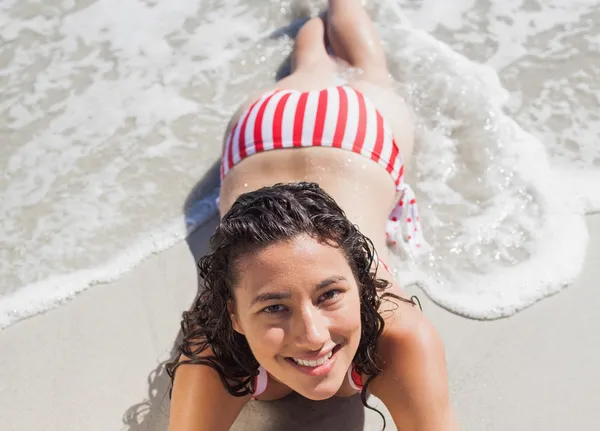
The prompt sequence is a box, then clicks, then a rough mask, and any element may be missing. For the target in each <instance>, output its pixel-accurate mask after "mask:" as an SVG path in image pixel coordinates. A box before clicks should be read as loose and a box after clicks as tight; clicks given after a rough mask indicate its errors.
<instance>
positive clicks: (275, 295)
mask: <svg viewBox="0 0 600 431" xmlns="http://www.w3.org/2000/svg"><path fill="white" fill-rule="evenodd" d="M291 297H292V294H291V293H290V292H265V293H261V294H259V295H256V297H255V298H254V299H253V300H252V302H251V303H250V307H253V306H254V305H255V304H257V303H259V302H267V301H273V300H281V299H288V298H291Z"/></svg>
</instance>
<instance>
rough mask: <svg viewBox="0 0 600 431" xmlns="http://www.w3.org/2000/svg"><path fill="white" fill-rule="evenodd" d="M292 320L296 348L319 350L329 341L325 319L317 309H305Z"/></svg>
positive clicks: (310, 307)
mask: <svg viewBox="0 0 600 431" xmlns="http://www.w3.org/2000/svg"><path fill="white" fill-rule="evenodd" d="M294 320H295V321H294V338H295V339H296V340H295V341H296V344H297V345H298V347H302V348H305V349H307V350H319V349H320V348H321V347H323V345H324V344H325V343H327V340H329V325H328V323H327V319H326V318H325V316H323V315H322V313H321V312H320V310H318V309H317V308H315V307H312V306H307V307H305V308H304V309H303V310H302V312H301V313H297V315H296V317H295V319H294Z"/></svg>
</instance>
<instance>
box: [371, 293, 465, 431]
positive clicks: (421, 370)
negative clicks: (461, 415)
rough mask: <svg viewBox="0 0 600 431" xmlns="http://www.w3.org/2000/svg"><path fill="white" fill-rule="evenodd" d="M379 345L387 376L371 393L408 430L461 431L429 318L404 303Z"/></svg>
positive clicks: (438, 341) (380, 377) (442, 354)
mask: <svg viewBox="0 0 600 431" xmlns="http://www.w3.org/2000/svg"><path fill="white" fill-rule="evenodd" d="M386 326H387V328H386V329H385V331H384V333H383V334H382V335H381V338H380V340H379V342H378V345H377V354H378V356H380V358H381V359H382V363H381V367H382V369H383V371H382V373H381V374H380V375H378V376H377V377H376V378H375V379H373V382H372V384H371V385H370V386H369V391H370V392H371V393H372V394H373V395H375V396H376V397H377V398H379V399H380V400H381V401H383V403H384V404H385V405H386V407H387V408H388V410H389V412H390V413H391V415H392V418H393V419H394V423H395V424H396V427H397V428H398V429H399V430H402V431H426V430H427V431H429V430H435V431H457V430H458V423H457V421H456V418H455V416H454V412H453V410H452V406H451V403H450V397H449V391H448V373H447V371H446V358H445V349H444V345H443V343H442V340H441V339H440V336H439V334H438V333H437V331H436V330H435V328H434V327H433V325H432V324H431V323H430V322H429V321H427V319H425V317H424V316H423V314H422V313H421V312H420V311H419V310H418V309H415V308H412V307H411V306H408V305H406V304H401V305H400V308H399V309H398V310H396V311H395V312H394V316H393V317H391V318H390V319H386Z"/></svg>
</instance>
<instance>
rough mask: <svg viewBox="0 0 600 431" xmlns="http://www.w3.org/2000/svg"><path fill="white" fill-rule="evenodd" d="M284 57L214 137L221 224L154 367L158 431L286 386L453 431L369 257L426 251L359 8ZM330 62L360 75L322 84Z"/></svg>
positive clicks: (433, 366) (406, 128) (420, 344)
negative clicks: (162, 420)
mask: <svg viewBox="0 0 600 431" xmlns="http://www.w3.org/2000/svg"><path fill="white" fill-rule="evenodd" d="M325 38H327V40H328V42H329V43H330V48H332V49H333V51H335V52H336V54H337V56H338V57H336V58H332V57H330V56H329V54H328V50H327V49H328V48H327V47H326V45H325ZM293 60H294V61H293V63H294V70H293V73H292V74H291V75H290V76H288V77H287V78H285V79H283V80H281V81H280V82H278V83H277V85H276V87H275V88H274V89H269V90H267V91H265V92H264V93H263V94H261V95H259V96H258V97H257V98H255V99H250V100H249V101H248V102H247V103H245V104H244V105H243V106H242V107H241V108H240V110H239V111H238V113H236V114H235V115H234V117H233V119H232V121H231V123H230V125H229V128H228V131H227V133H226V139H225V142H224V149H223V159H222V166H221V175H222V187H221V195H220V200H219V205H220V211H221V214H222V219H221V222H220V224H219V226H218V228H217V230H216V232H215V234H214V235H213V237H212V238H211V242H210V246H211V251H210V253H209V254H207V255H206V256H205V257H203V258H202V259H201V260H200V262H199V268H200V276H201V277H202V279H203V282H204V289H203V290H202V292H201V293H200V295H199V297H198V298H197V300H196V302H195V304H194V305H193V306H192V308H191V309H190V310H189V311H188V312H186V313H184V316H183V323H182V330H183V341H182V342H181V344H180V346H179V353H180V354H179V356H178V357H177V358H175V359H174V360H173V362H171V363H170V364H169V365H168V367H167V370H168V372H169V374H170V375H171V377H172V378H173V389H172V402H171V420H170V430H171V431H184V430H186V431H187V430H194V431H201V430H210V431H215V430H216V431H220V430H227V429H229V427H230V426H231V424H232V423H233V422H234V421H235V418H236V417H237V416H238V414H239V412H240V411H241V409H242V408H243V407H244V405H245V404H246V403H247V402H249V401H250V400H251V399H253V398H254V399H258V400H274V399H278V398H281V397H283V396H285V395H287V394H289V393H291V392H293V391H295V392H297V393H299V394H301V395H303V396H304V397H306V398H309V399H312V400H324V399H327V398H330V397H333V396H350V395H353V394H356V393H357V392H360V394H361V398H362V401H363V404H364V405H365V406H367V407H369V406H368V404H367V394H368V393H372V394H374V395H375V396H377V397H378V398H379V399H381V400H382V401H383V402H384V403H385V405H386V407H387V408H388V410H389V411H390V413H391V415H392V417H393V419H394V422H395V424H396V426H397V427H398V428H399V429H403V430H415V431H416V430H439V431H446V430H454V429H455V426H456V425H455V421H454V418H453V413H452V409H451V407H450V402H449V398H448V386H447V383H448V382H447V375H446V364H445V357H444V348H443V345H442V343H441V341H440V339H439V336H438V334H437V332H436V331H435V329H434V328H433V327H432V325H431V324H430V323H429V322H428V321H427V320H426V319H425V317H424V316H423V314H422V313H421V312H420V310H419V309H418V308H416V307H415V305H416V303H415V302H414V300H413V299H412V298H411V299H408V298H407V297H406V294H405V293H404V292H403V291H402V289H400V287H399V286H398V285H397V284H395V282H394V279H393V277H392V274H391V273H390V272H389V270H387V267H386V266H385V264H384V263H383V260H385V259H386V256H387V247H386V243H388V244H389V243H390V242H391V243H392V244H395V243H400V242H401V243H402V245H403V246H404V247H405V249H406V250H409V251H416V250H418V249H419V248H420V247H421V246H424V245H425V243H424V239H423V237H422V233H421V227H420V225H419V218H418V212H417V208H416V200H415V198H414V196H413V195H412V191H411V190H410V188H409V187H408V186H406V185H405V183H404V180H403V178H404V177H403V173H404V163H406V161H407V160H408V159H409V157H410V153H411V150H412V128H411V123H410V117H409V116H408V114H407V111H406V108H405V106H404V104H403V102H402V100H401V99H400V98H399V97H398V96H397V95H395V94H394V92H393V89H392V87H391V85H390V82H389V80H388V77H387V69H386V62H385V56H384V54H383V51H382V49H381V43H380V41H379V39H378V38H377V35H376V33H375V30H374V28H373V25H372V23H371V21H370V20H369V17H368V16H367V14H366V13H365V11H364V10H363V9H362V7H361V4H360V1H359V0H330V2H329V11H328V14H327V19H326V25H325V22H324V21H323V20H322V19H320V18H313V19H311V20H309V21H308V22H307V23H306V24H305V25H304V26H303V27H302V29H301V30H300V32H299V34H298V36H297V39H296V50H295V55H294V59H293ZM340 61H343V62H346V63H348V64H350V65H351V66H354V67H357V68H360V69H362V70H363V71H364V73H363V74H362V75H360V77H359V79H358V80H355V81H353V82H351V83H350V84H349V85H347V86H343V87H335V86H333V87H332V83H334V82H335V81H336V77H337V74H336V68H337V65H338V62H340ZM399 107H400V108H402V109H399ZM284 150H285V151H284ZM317 183H318V184H317ZM366 203H368V205H367V204H366ZM359 226H360V230H359ZM399 233H400V235H399ZM401 233H404V234H405V235H401ZM395 245H396V244H395ZM369 408H371V407H369ZM382 417H383V416H382ZM384 428H385V422H384Z"/></svg>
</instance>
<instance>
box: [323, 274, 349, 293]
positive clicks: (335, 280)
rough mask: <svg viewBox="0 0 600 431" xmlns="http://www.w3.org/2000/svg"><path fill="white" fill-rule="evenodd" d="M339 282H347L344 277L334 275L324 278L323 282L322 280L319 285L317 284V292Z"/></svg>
mask: <svg viewBox="0 0 600 431" xmlns="http://www.w3.org/2000/svg"><path fill="white" fill-rule="evenodd" d="M340 281H347V280H346V277H344V276H342V275H335V276H333V277H329V278H326V279H325V280H323V281H321V282H320V283H319V284H317V290H321V289H324V288H326V287H327V286H331V285H332V284H335V283H338V282H340Z"/></svg>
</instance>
